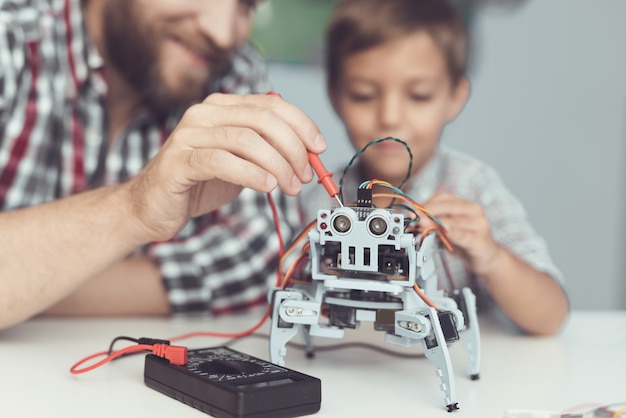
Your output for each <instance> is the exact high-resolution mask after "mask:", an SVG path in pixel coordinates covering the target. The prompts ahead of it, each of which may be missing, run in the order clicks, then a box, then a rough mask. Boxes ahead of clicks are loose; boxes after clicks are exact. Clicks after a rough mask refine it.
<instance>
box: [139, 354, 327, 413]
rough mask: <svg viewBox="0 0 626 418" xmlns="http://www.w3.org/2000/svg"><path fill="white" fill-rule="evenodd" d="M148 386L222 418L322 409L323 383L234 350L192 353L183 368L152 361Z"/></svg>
mask: <svg viewBox="0 0 626 418" xmlns="http://www.w3.org/2000/svg"><path fill="white" fill-rule="evenodd" d="M144 381H145V383H146V385H147V386H149V387H151V388H153V389H155V390H157V391H159V392H161V393H163V394H165V395H168V396H170V397H172V398H174V399H177V400H179V401H181V402H184V403H186V404H187V405H190V406H192V407H194V408H197V409H199V410H201V411H203V412H206V413H208V414H210V415H213V416H215V417H218V418H222V417H223V418H231V417H232V418H238V417H241V418H244V417H247V418H264V417H267V418H270V417H271V418H274V417H295V416H300V415H307V414H313V413H315V412H317V411H319V409H320V404H321V398H322V395H321V381H320V380H319V379H318V378H315V377H312V376H308V375H306V374H303V373H299V372H296V371H294V370H290V369H287V368H285V367H282V366H278V365H276V364H273V363H270V362H268V361H265V360H261V359H258V358H255V357H251V356H249V355H247V354H244V353H241V352H238V351H235V350H233V349H231V348H228V347H214V348H202V349H195V350H189V351H188V360H187V364H186V365H182V366H177V365H173V364H171V363H170V362H169V361H168V360H166V359H163V358H160V357H157V356H155V355H153V354H149V355H147V356H146V362H145V369H144Z"/></svg>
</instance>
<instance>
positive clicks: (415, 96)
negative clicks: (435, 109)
mask: <svg viewBox="0 0 626 418" xmlns="http://www.w3.org/2000/svg"><path fill="white" fill-rule="evenodd" d="M409 97H410V98H411V100H414V101H416V102H427V101H429V100H430V99H431V98H432V96H431V95H430V94H418V93H411V94H409Z"/></svg>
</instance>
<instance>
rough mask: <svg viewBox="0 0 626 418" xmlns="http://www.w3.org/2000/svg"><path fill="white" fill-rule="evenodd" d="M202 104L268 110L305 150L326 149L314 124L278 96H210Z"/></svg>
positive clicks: (319, 151) (320, 150)
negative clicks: (285, 125)
mask: <svg viewBox="0 0 626 418" xmlns="http://www.w3.org/2000/svg"><path fill="white" fill-rule="evenodd" d="M204 103H209V104H210V103H213V104H217V105H240V104H249V105H253V106H258V107H262V108H270V109H272V110H273V111H274V112H276V113H277V114H278V115H279V116H280V117H281V119H283V120H284V121H285V122H286V123H287V124H288V125H289V126H290V127H291V129H292V130H293V131H294V132H295V133H296V135H298V137H299V138H300V139H301V140H302V142H303V143H304V145H305V147H306V149H308V150H309V151H312V152H314V153H316V154H319V153H321V152H323V151H324V150H325V149H326V142H325V140H324V139H323V136H322V134H321V132H320V130H319V128H318V127H317V125H315V123H314V122H313V121H312V120H311V119H310V118H309V117H308V116H307V115H306V114H305V113H304V112H303V111H302V110H300V109H299V108H297V107H296V106H294V105H292V104H291V103H289V102H287V101H286V100H284V99H282V98H281V97H279V96H274V95H267V94H246V95H233V94H220V93H216V94H212V95H210V96H208V97H207V98H206V99H205V100H204Z"/></svg>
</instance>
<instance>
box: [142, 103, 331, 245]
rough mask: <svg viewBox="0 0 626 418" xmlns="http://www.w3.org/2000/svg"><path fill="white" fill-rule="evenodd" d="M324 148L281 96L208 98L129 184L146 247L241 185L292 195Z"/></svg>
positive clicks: (215, 205) (314, 131) (309, 174)
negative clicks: (311, 155) (314, 155)
mask: <svg viewBox="0 0 626 418" xmlns="http://www.w3.org/2000/svg"><path fill="white" fill-rule="evenodd" d="M325 147H326V144H325V142H324V140H323V138H322V136H321V134H320V131H319V129H318V128H317V126H316V125H315V123H313V121H311V119H309V118H308V117H307V116H306V115H305V114H304V113H303V112H302V111H301V110H299V109H298V108H297V107H295V106H293V105H292V104H290V103H288V102H286V101H285V100H283V99H281V98H280V97H276V96H270V95H264V94H250V95H234V94H213V95H210V96H209V97H207V98H206V99H205V100H204V102H202V103H200V104H197V105H194V106H192V107H190V108H189V109H188V110H187V111H186V112H185V114H184V115H183V118H182V119H181V121H180V123H179V124H178V126H177V127H176V129H175V130H174V131H173V132H172V134H171V135H170V137H169V138H168V139H167V141H166V142H165V144H164V145H163V147H162V148H161V150H160V151H159V152H158V154H157V155H156V156H155V157H154V158H153V159H152V160H151V161H150V163H149V164H148V165H147V166H146V167H145V168H144V169H143V170H142V171H141V173H139V174H138V175H137V176H136V177H135V178H134V179H132V180H131V182H130V196H131V208H132V209H131V210H132V215H133V216H134V217H135V218H136V219H137V220H138V221H139V222H138V224H139V225H140V231H142V232H141V233H140V234H141V236H143V237H147V238H149V240H150V241H157V240H164V239H169V238H170V237H171V236H173V235H174V234H176V233H177V232H178V230H179V229H180V228H182V227H183V226H184V225H185V223H186V222H187V220H188V219H189V218H190V217H195V216H199V215H202V214H205V213H207V212H210V211H212V210H214V209H216V208H218V207H219V206H221V205H223V204H225V203H228V202H230V201H231V200H232V199H234V198H235V197H236V196H237V195H238V194H239V192H240V191H241V189H242V188H243V187H248V188H251V189H254V190H257V191H259V192H270V191H272V190H273V189H274V188H275V187H277V186H278V187H280V188H281V189H282V190H283V191H284V192H285V193H287V194H289V195H296V194H298V193H299V192H300V190H301V188H302V183H305V182H309V181H310V180H311V179H312V178H313V172H312V170H311V167H310V165H309V160H308V152H307V151H312V152H315V153H319V152H322V151H323V150H324V148H325Z"/></svg>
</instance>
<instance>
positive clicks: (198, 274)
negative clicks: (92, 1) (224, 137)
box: [0, 0, 298, 313]
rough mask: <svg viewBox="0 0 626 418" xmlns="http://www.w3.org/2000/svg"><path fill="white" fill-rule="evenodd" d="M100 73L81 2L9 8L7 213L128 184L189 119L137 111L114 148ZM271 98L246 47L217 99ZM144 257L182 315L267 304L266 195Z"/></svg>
mask: <svg viewBox="0 0 626 418" xmlns="http://www.w3.org/2000/svg"><path fill="white" fill-rule="evenodd" d="M102 68H103V62H102V59H101V57H100V56H99V55H98V52H97V50H96V48H95V47H94V45H93V44H92V43H91V42H90V39H89V38H88V34H87V31H86V28H85V22H84V21H83V15H82V12H81V7H80V0H4V1H3V2H2V3H1V4H0V209H1V210H3V211H8V210H13V209H17V208H22V207H28V206H33V205H39V204H42V203H44V202H47V201H51V200H55V199H59V198H63V197H66V196H69V195H72V194H75V193H80V192H82V191H85V190H88V189H92V188H95V187H99V186H103V185H110V184H119V183H121V182H123V181H125V180H127V179H128V178H129V177H132V176H133V175H135V174H137V173H138V172H139V171H140V170H141V169H142V167H144V165H145V164H146V163H147V162H148V161H149V160H150V159H151V158H152V157H153V156H154V155H155V154H156V153H157V151H158V150H159V148H160V146H161V144H162V143H163V141H164V140H165V139H166V138H167V137H168V135H169V133H170V132H171V131H172V130H173V128H174V127H175V126H176V123H177V121H178V120H179V118H180V116H181V115H182V112H181V113H179V114H178V115H171V116H170V117H169V118H168V119H167V120H154V119H152V118H151V116H150V115H149V114H148V113H147V112H146V113H143V114H139V115H137V116H136V118H135V119H134V120H133V121H132V122H131V123H130V124H129V126H128V127H127V128H126V130H125V131H124V132H123V133H121V134H120V135H119V137H117V138H116V140H115V141H114V143H113V144H111V145H110V146H109V145H108V144H107V140H106V132H107V118H106V114H105V108H104V103H105V99H106V94H107V84H106V81H105V78H104V77H103V73H102ZM268 90H269V84H268V82H267V74H266V71H265V67H264V65H263V64H262V61H261V60H260V58H259V57H258V56H257V55H256V54H255V53H254V51H252V49H251V48H250V47H249V46H244V47H242V48H241V49H240V50H239V51H238V52H237V54H236V55H235V57H234V59H233V62H232V65H231V68H230V71H229V72H228V73H227V75H225V76H224V77H222V78H221V79H219V80H217V81H216V82H215V83H214V85H211V86H209V87H208V89H207V94H208V93H211V92H216V91H221V92H229V93H261V92H266V91H268ZM274 196H275V201H276V203H277V205H278V213H279V215H281V216H282V217H283V218H282V219H281V220H282V222H281V224H284V225H281V226H283V228H282V229H283V231H282V232H283V234H284V237H285V240H287V241H288V240H290V239H291V236H292V233H293V231H292V230H291V229H289V228H288V225H297V224H298V220H297V211H296V210H295V207H294V206H295V205H294V199H289V198H286V197H284V196H282V195H279V194H278V193H275V195H274ZM289 217H291V219H287V218H289ZM137 252H138V253H143V254H145V255H148V256H149V257H151V258H153V259H154V261H155V262H156V263H157V264H158V265H159V266H160V269H161V273H162V276H163V282H164V285H165V287H166V289H167V290H168V293H169V299H170V302H171V305H172V309H173V311H174V312H213V313H216V312H221V311H228V310H232V309H237V308H239V307H246V306H249V305H253V304H255V303H258V302H260V301H265V300H266V292H267V285H268V283H270V282H273V281H274V280H275V269H276V264H277V253H278V236H277V234H276V230H275V225H274V222H273V219H272V215H271V210H270V208H269V206H268V204H267V196H266V195H264V194H260V193H256V192H253V191H251V190H244V191H243V192H242V193H241V195H240V197H239V198H238V199H237V200H235V201H234V202H232V203H231V204H229V205H227V206H224V207H222V208H221V209H220V210H217V211H215V212H213V213H211V214H209V215H206V216H202V217H199V218H195V219H192V220H191V221H190V222H189V223H188V224H187V225H186V226H185V228H184V229H183V230H182V231H181V232H180V233H179V234H178V236H177V237H176V238H175V239H173V240H171V241H168V242H161V243H154V244H151V245H148V246H146V247H144V248H140V249H138V250H137Z"/></svg>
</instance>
